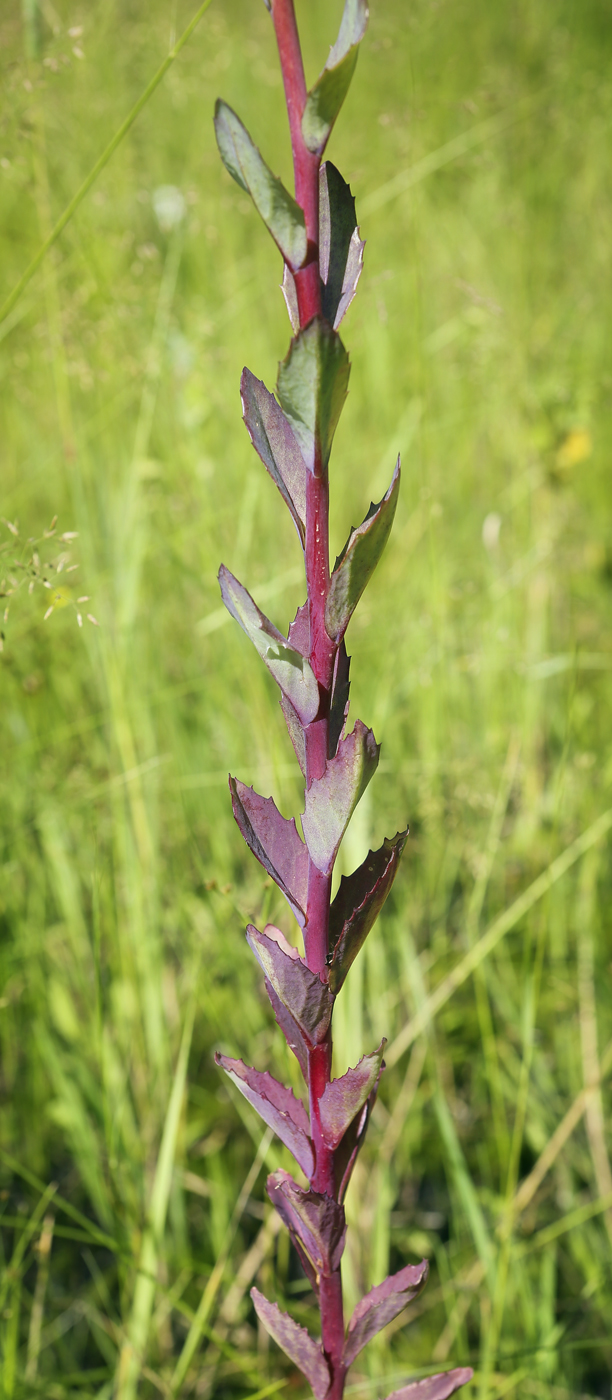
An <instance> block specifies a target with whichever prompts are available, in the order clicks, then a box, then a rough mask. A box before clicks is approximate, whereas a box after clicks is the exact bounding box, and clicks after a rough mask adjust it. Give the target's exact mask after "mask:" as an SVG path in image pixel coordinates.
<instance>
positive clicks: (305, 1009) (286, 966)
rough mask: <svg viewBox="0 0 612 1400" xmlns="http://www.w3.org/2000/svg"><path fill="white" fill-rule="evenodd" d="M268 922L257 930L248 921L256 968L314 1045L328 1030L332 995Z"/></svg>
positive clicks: (248, 933)
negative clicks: (262, 928)
mask: <svg viewBox="0 0 612 1400" xmlns="http://www.w3.org/2000/svg"><path fill="white" fill-rule="evenodd" d="M271 933H272V927H271V925H268V928H267V929H266V931H265V933H260V932H259V930H258V929H256V928H254V926H253V924H249V925H248V928H247V939H248V943H249V947H250V948H251V950H252V952H253V953H254V954H255V957H256V958H257V961H258V962H259V964H260V967H261V968H262V969H263V972H264V973H265V976H266V977H267V979H268V981H269V982H270V983H271V984H272V986H273V987H274V990H275V992H276V995H277V996H278V997H280V1000H281V1001H282V1003H283V1005H284V1006H286V1008H287V1010H288V1011H289V1012H290V1014H291V1016H292V1017H293V1019H294V1020H295V1021H297V1024H298V1026H299V1028H300V1030H301V1032H302V1034H303V1035H304V1036H305V1037H306V1039H307V1041H308V1043H309V1045H318V1044H319V1042H320V1041H321V1040H324V1039H325V1036H326V1034H327V1031H328V1029H329V1023H330V1020H331V1014H332V1008H333V1004H334V999H333V996H332V995H331V993H330V990H329V987H327V986H326V985H325V984H324V983H323V982H322V981H321V979H320V977H319V976H318V975H317V974H316V973H315V972H311V971H310V969H309V968H308V967H307V966H306V963H305V962H304V961H303V960H302V958H300V956H299V954H298V953H297V950H296V949H295V948H292V947H291V945H290V944H288V943H286V940H285V939H284V937H283V935H282V933H280V930H278V929H274V931H273V936H270V935H271Z"/></svg>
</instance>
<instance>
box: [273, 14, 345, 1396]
mask: <svg viewBox="0 0 612 1400" xmlns="http://www.w3.org/2000/svg"><path fill="white" fill-rule="evenodd" d="M272 19H273V22H274V29H275V33H276V41H277V44H278V51H279V56H280V65H281V71H282V75H283V84H284V88H285V100H286V104H287V113H288V116H289V130H290V133H291V149H292V153H293V169H294V175H295V197H296V200H297V202H298V204H299V205H300V206H301V208H302V209H303V211H304V218H305V222H306V233H307V236H308V254H307V258H306V264H305V266H304V267H303V268H302V269H301V271H299V272H297V273H296V274H295V283H296V290H297V301H298V311H299V317H300V328H303V327H304V326H306V325H307V324H308V322H309V321H311V320H312V318H313V317H314V316H320V315H321V283H320V277H319V167H320V163H321V162H320V157H319V156H316V155H312V154H311V152H310V151H309V150H308V149H307V147H306V145H305V142H304V139H303V136H302V115H303V112H304V106H305V103H306V96H307V92H306V79H305V76H304V64H303V61H302V52H301V48H300V40H299V35H298V31H297V24H296V19H295V10H294V5H293V0H272ZM328 521H329V483H328V478H327V470H326V469H325V468H324V467H323V465H322V459H321V448H320V442H318V441H317V442H315V463H314V471H313V472H312V473H309V474H308V479H307V488H306V546H305V565H306V584H307V590H308V616H309V623H310V654H309V661H310V665H311V666H312V669H313V671H314V673H315V676H316V678H317V680H318V682H319V688H320V693H321V703H320V707H319V713H318V715H317V717H316V719H315V720H314V721H313V722H312V724H310V725H308V727H307V728H306V730H305V733H304V737H305V743H306V785H307V787H310V785H311V783H312V782H313V781H315V780H316V779H317V778H321V777H322V776H323V773H324V771H325V764H326V762H327V759H328V757H329V756H330V754H329V709H330V700H331V684H332V676H333V670H334V660H335V652H336V648H335V646H334V644H333V642H331V641H330V639H329V637H328V635H327V632H326V630H325V603H326V599H327V593H328V590H329V524H328ZM330 896H331V875H329V876H328V875H323V874H322V873H321V871H320V870H318V868H317V866H316V865H315V864H314V861H312V860H310V861H309V869H308V894H307V911H306V912H307V921H306V930H305V935H304V942H305V951H306V961H307V964H308V967H309V968H310V970H311V971H312V972H319V973H320V972H322V971H323V969H324V967H325V960H326V957H327V953H328V948H329V941H328V940H329V905H330ZM331 1064H332V1040H331V1031H330V1032H329V1033H328V1035H327V1038H326V1040H325V1041H324V1043H323V1044H322V1045H319V1046H317V1047H316V1048H315V1049H314V1050H313V1051H312V1052H311V1053H310V1054H309V1057H308V1080H309V1085H308V1087H309V1096H310V1118H311V1131H312V1140H313V1145H314V1149H315V1157H316V1166H315V1172H314V1176H313V1179H312V1183H311V1185H312V1187H313V1189H314V1190H315V1191H319V1192H321V1193H324V1194H325V1195H328V1196H333V1197H334V1198H336V1199H337V1193H336V1187H335V1181H334V1160H333V1153H332V1152H330V1150H329V1148H327V1147H326V1145H325V1143H324V1141H323V1137H322V1133H321V1126H320V1114H319V1100H320V1098H321V1096H322V1094H323V1092H324V1090H325V1087H326V1085H327V1084H329V1081H330V1078H331ZM319 1305H320V1310H321V1336H322V1343H323V1349H324V1351H325V1354H326V1356H327V1359H328V1362H329V1363H330V1369H331V1373H332V1384H331V1388H330V1390H329V1392H328V1397H327V1400H341V1397H342V1395H343V1392H344V1378H345V1371H344V1367H343V1365H342V1351H343V1346H344V1320H343V1311H342V1280H341V1275H340V1269H339V1268H338V1270H337V1271H336V1272H335V1273H334V1274H333V1275H332V1276H331V1278H325V1277H322V1278H321V1279H320V1298H319Z"/></svg>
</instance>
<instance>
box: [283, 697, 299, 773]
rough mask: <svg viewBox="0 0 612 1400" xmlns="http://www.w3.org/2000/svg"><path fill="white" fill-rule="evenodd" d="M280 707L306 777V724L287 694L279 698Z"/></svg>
mask: <svg viewBox="0 0 612 1400" xmlns="http://www.w3.org/2000/svg"><path fill="white" fill-rule="evenodd" d="M279 703H280V707H281V710H282V712H283V715H284V717H285V724H286V725H287V732H288V734H289V738H290V740H291V743H292V744H293V748H294V752H295V756H296V758H297V761H298V763H299V765H300V768H301V770H302V775H303V777H304V778H305V777H306V740H305V738H304V726H303V725H302V724H300V721H299V719H298V716H297V715H296V713H295V710H294V708H293V705H292V704H291V702H290V701H289V700H288V699H287V696H286V695H281V696H280V699H279Z"/></svg>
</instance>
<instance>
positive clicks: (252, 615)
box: [219, 564, 319, 724]
mask: <svg viewBox="0 0 612 1400" xmlns="http://www.w3.org/2000/svg"><path fill="white" fill-rule="evenodd" d="M219 583H220V585H221V597H222V598H223V602H224V603H225V606H226V608H227V610H228V612H229V613H231V615H232V617H235V619H236V622H239V623H240V626H241V627H242V630H243V632H246V635H247V637H249V638H250V640H251V641H252V643H253V645H254V647H255V649H256V650H257V651H258V652H259V655H260V656H261V659H262V661H263V662H264V663H265V665H266V666H267V668H268V670H269V672H270V675H272V676H273V677H274V680H275V681H276V684H277V685H278V686H280V689H281V690H282V692H283V695H286V696H287V699H288V700H289V701H290V702H291V704H292V705H293V708H294V710H295V711H296V714H297V715H298V717H299V719H300V721H301V723H302V724H310V723H311V721H312V720H313V719H314V717H315V715H316V714H317V711H318V709H319V686H318V683H317V680H316V678H315V675H314V672H313V671H312V670H311V668H310V665H309V663H308V662H307V661H306V660H305V659H304V657H303V656H300V654H299V652H297V651H294V650H293V647H290V646H289V643H288V642H287V639H286V637H283V635H282V632H279V631H278V630H277V628H276V627H274V626H273V625H272V623H271V622H269V620H268V618H267V617H265V616H264V614H263V613H262V612H260V610H259V608H258V607H257V604H256V603H255V602H254V601H253V599H252V598H251V595H250V593H247V590H246V588H244V587H243V585H242V584H241V583H239V582H238V579H236V578H234V575H233V574H231V573H230V571H229V569H226V567H225V564H222V565H221V568H220V569H219Z"/></svg>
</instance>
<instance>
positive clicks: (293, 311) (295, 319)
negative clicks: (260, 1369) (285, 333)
mask: <svg viewBox="0 0 612 1400" xmlns="http://www.w3.org/2000/svg"><path fill="white" fill-rule="evenodd" d="M281 292H282V294H283V296H284V298H285V306H286V307H287V315H288V317H289V320H290V321H291V327H292V330H293V333H294V335H297V333H298V331H299V329H300V312H299V308H298V299H297V288H296V285H295V277H294V276H293V273H292V271H291V268H289V267H288V266H287V263H283V280H282V283H281Z"/></svg>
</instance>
